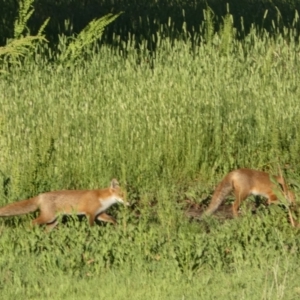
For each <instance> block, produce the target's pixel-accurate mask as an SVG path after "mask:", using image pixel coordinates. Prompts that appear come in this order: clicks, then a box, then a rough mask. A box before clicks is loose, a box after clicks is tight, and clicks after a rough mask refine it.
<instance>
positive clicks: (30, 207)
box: [0, 197, 38, 217]
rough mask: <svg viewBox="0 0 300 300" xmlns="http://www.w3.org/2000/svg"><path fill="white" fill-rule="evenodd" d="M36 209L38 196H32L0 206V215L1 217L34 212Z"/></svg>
mask: <svg viewBox="0 0 300 300" xmlns="http://www.w3.org/2000/svg"><path fill="white" fill-rule="evenodd" d="M37 209H38V198H37V197H34V198H30V199H27V200H22V201H18V202H14V203H11V204H8V205H6V206H3V207H1V208H0V216H1V217H8V216H18V215H23V214H27V213H30V212H34V211H36V210H37Z"/></svg>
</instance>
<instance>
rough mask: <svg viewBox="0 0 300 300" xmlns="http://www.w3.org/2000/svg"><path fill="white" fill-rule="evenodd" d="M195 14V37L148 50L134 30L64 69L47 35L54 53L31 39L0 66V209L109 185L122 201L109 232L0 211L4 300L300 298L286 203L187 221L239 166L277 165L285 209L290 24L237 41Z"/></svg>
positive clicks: (297, 172) (299, 77) (227, 23)
mask: <svg viewBox="0 0 300 300" xmlns="http://www.w3.org/2000/svg"><path fill="white" fill-rule="evenodd" d="M207 20H208V21H207V22H206V23H205V24H204V25H203V28H202V34H199V37H198V38H199V39H198V43H196V44H195V43H194V42H192V41H191V39H190V38H189V35H188V34H186V36H185V37H182V38H177V39H171V38H170V37H164V36H162V35H160V34H159V32H158V34H157V46H156V51H155V53H154V52H151V51H149V44H147V41H142V42H140V49H139V51H137V49H136V46H135V45H136V44H135V37H134V36H132V37H131V40H129V41H128V42H127V43H125V42H124V43H123V46H122V49H116V48H114V47H112V46H111V45H107V44H102V45H99V44H95V43H93V44H92V46H90V47H88V48H86V49H85V50H84V52H83V53H82V54H81V56H80V59H78V60H76V61H75V60H74V61H71V60H70V61H69V62H68V63H66V62H65V60H62V59H61V57H63V56H62V54H59V53H63V50H64V49H66V48H67V43H68V39H67V38H66V37H65V36H61V37H60V39H59V40H60V41H59V45H58V50H59V51H58V52H55V51H54V50H53V49H52V48H51V47H50V45H49V44H47V43H43V42H39V43H38V44H37V45H36V47H33V48H31V52H30V55H26V56H23V57H21V58H20V59H19V58H18V63H16V61H13V60H9V59H8V60H5V59H4V60H1V73H0V107H1V108H0V132H1V134H0V204H1V206H2V205H5V204H7V203H11V202H14V201H17V200H21V199H26V198H29V197H32V196H35V195H37V194H39V193H42V192H46V191H51V190H62V189H94V188H105V187H107V186H108V185H109V183H110V180H111V179H112V178H117V179H118V180H119V182H120V184H121V186H122V188H123V189H124V190H125V191H126V195H127V196H126V197H127V201H129V202H130V203H131V206H130V207H123V206H121V205H116V206H113V207H112V208H110V209H109V211H108V213H109V214H111V215H113V216H114V217H115V218H116V219H117V220H118V225H117V226H116V227H114V226H111V225H108V224H103V223H98V224H97V225H96V226H94V227H89V226H88V222H87V220H86V219H85V218H82V219H78V218H77V217H68V218H66V219H62V218H61V219H62V220H61V222H60V224H59V225H58V226H57V228H55V230H53V231H52V232H50V233H46V232H45V231H44V228H43V227H35V228H31V226H30V223H31V221H32V220H33V218H34V217H35V215H36V214H35V213H34V214H28V215H25V216H19V217H9V218H1V219H0V290H1V295H2V296H3V297H4V298H3V299H16V297H23V298H24V297H25V298H27V299H49V298H53V299H77V298H78V297H80V298H82V299H95V298H96V297H97V298H100V299H113V298H114V299H130V298H131V299H182V300H183V299H218V298H223V299H236V298H237V297H239V298H240V299H298V298H299V296H300V283H299V275H300V270H299V267H298V263H299V259H300V252H299V250H300V239H299V234H300V232H299V229H297V228H293V227H292V226H291V225H290V223H289V221H288V218H287V211H286V209H285V208H284V207H282V206H276V205H272V206H271V207H269V208H264V207H263V206H262V207H260V208H259V209H258V210H257V213H256V214H254V215H253V214H252V213H251V210H250V209H248V206H249V205H251V203H252V202H253V201H254V198H251V197H250V198H249V199H248V200H247V201H246V204H245V205H243V206H242V211H243V214H242V216H241V217H240V218H237V219H227V220H219V219H218V218H216V217H211V218H209V219H207V220H203V221H199V220H195V219H193V218H189V217H188V216H187V214H186V211H187V209H188V203H193V204H195V205H196V204H198V205H201V204H202V203H204V201H205V200H207V199H208V200H209V199H210V197H211V194H212V192H213V190H214V188H215V186H216V184H217V183H218V182H219V181H220V180H221V179H222V178H223V177H224V175H225V174H226V173H227V172H229V171H230V170H233V169H235V168H239V167H248V168H254V169H259V170H265V171H268V172H270V173H272V174H276V173H277V172H278V167H280V168H281V170H282V172H283V174H284V176H285V179H286V181H287V182H288V183H289V186H290V188H291V190H293V191H294V193H295V194H296V201H297V202H299V200H298V198H299V197H298V195H299V178H300V161H299V159H300V156H299V153H300V131H299V129H300V104H299V99H300V85H299V82H300V47H299V43H298V42H297V36H298V34H299V33H298V30H297V27H296V25H297V24H298V23H297V22H298V21H297V20H296V21H295V22H296V23H297V24H296V23H295V24H296V25H295V27H291V28H284V30H283V31H280V32H279V31H278V32H277V33H276V25H274V32H275V33H273V34H272V35H271V34H270V33H268V32H267V31H266V30H259V29H258V28H257V27H256V26H254V25H253V27H252V29H251V30H250V33H249V34H247V35H246V36H245V37H244V38H243V39H240V38H239V39H238V38H237V37H236V30H235V28H234V27H233V23H232V22H231V18H230V15H227V16H226V17H224V19H223V25H222V26H221V27H220V28H221V29H220V30H219V31H218V32H215V33H214V32H213V31H211V27H210V25H209V15H207ZM274 24H275V23H274ZM115 39H116V40H117V39H118V37H117V36H115ZM118 42H119V41H118ZM0 54H1V52H0ZM230 200H231V198H229V201H228V202H227V204H228V206H230ZM295 218H297V214H296V215H295Z"/></svg>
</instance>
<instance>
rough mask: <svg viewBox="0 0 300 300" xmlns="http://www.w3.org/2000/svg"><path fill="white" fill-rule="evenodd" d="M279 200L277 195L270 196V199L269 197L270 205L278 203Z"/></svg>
mask: <svg viewBox="0 0 300 300" xmlns="http://www.w3.org/2000/svg"><path fill="white" fill-rule="evenodd" d="M277 200H278V199H277V196H276V195H275V194H270V195H269V197H268V204H269V205H270V204H272V203H274V202H276V201H277Z"/></svg>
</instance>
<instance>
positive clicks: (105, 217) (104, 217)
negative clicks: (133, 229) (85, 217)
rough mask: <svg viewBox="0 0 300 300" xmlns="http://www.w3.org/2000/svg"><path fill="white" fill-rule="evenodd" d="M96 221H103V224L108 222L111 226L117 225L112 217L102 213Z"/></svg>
mask: <svg viewBox="0 0 300 300" xmlns="http://www.w3.org/2000/svg"><path fill="white" fill-rule="evenodd" d="M97 220H100V221H104V222H109V223H112V224H117V222H116V220H115V219H114V218H113V217H112V216H110V215H108V214H106V213H104V212H103V213H101V214H99V215H98V216H97Z"/></svg>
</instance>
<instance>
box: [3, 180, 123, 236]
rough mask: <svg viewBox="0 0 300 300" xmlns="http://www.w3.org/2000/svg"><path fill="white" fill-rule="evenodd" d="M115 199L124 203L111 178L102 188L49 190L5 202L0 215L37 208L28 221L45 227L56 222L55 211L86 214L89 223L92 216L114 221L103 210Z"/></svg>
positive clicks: (16, 213) (115, 181) (91, 222)
mask: <svg viewBox="0 0 300 300" xmlns="http://www.w3.org/2000/svg"><path fill="white" fill-rule="evenodd" d="M117 202H120V203H125V201H124V200H123V192H122V190H121V189H120V187H119V183H118V181H117V180H116V179H113V180H112V181H111V186H110V187H109V188H106V189H98V190H64V191H53V192H48V193H43V194H39V195H38V196H36V197H34V198H30V199H27V200H22V201H18V202H14V203H11V204H8V205H6V206H4V207H1V208H0V217H7V216H17V215H22V214H27V213H30V212H34V211H36V210H37V209H39V210H40V214H39V216H38V217H37V218H36V219H35V220H33V221H32V223H33V224H34V225H36V224H38V225H41V224H46V225H47V229H48V230H51V229H52V228H54V227H55V226H56V224H57V216H58V215H59V214H65V215H67V214H73V213H74V214H77V215H86V216H87V217H88V219H89V223H90V225H91V226H92V225H93V224H94V221H95V219H98V220H101V221H105V222H110V223H113V224H115V223H116V221H115V219H114V218H113V217H111V216H109V215H107V214H106V213H105V211H106V210H107V209H108V208H109V207H110V206H111V205H113V204H115V203H117ZM125 204H127V205H128V203H125Z"/></svg>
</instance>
